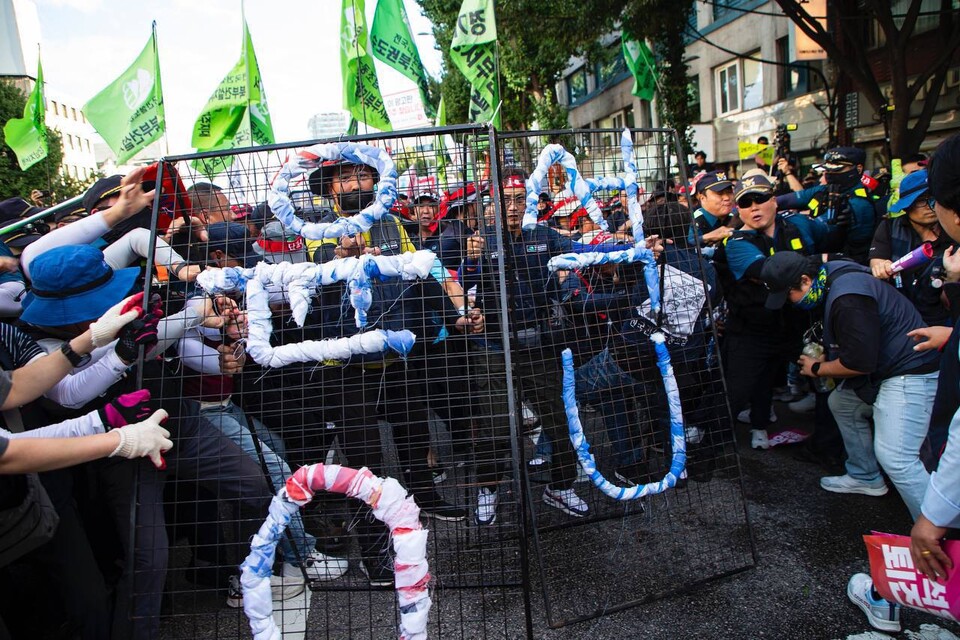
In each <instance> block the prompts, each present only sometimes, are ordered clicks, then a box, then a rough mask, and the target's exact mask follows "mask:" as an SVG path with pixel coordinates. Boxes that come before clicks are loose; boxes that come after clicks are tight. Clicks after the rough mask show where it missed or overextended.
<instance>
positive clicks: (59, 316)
mask: <svg viewBox="0 0 960 640" xmlns="http://www.w3.org/2000/svg"><path fill="white" fill-rule="evenodd" d="M139 275H140V268H139V267H130V268H127V269H119V270H116V271H115V270H114V269H113V268H111V267H110V265H108V264H107V261H106V260H104V258H103V252H102V251H100V250H99V249H95V248H94V247H91V246H89V245H72V246H66V247H55V248H53V249H50V250H49V251H46V252H44V253H41V254H40V255H39V256H37V257H36V258H34V260H33V262H31V263H30V277H31V279H32V281H33V285H32V288H31V290H30V293H28V294H27V295H26V296H25V297H24V299H23V313H22V314H21V315H20V319H21V320H23V321H24V322H29V323H30V324H34V325H37V326H42V327H59V326H61V325H65V324H74V323H77V322H85V321H87V320H96V319H97V318H99V317H100V316H102V315H103V314H104V312H105V311H106V310H107V309H109V308H110V307H112V306H113V305H115V304H117V303H118V302H120V301H121V300H123V299H124V298H125V297H126V296H127V295H128V294H129V293H130V290H131V289H132V288H133V285H134V283H135V282H136V280H137V277H138V276H139Z"/></svg>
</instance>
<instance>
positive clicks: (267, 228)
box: [253, 220, 307, 264]
mask: <svg viewBox="0 0 960 640" xmlns="http://www.w3.org/2000/svg"><path fill="white" fill-rule="evenodd" d="M253 250H254V251H255V252H256V253H258V254H259V255H261V256H263V259H264V260H265V261H266V262H268V263H270V264H277V263H278V262H293V263H297V262H307V252H306V248H305V245H304V243H303V238H302V237H300V236H298V235H297V234H296V233H294V232H293V231H292V230H290V229H287V228H286V227H284V226H283V224H282V223H281V222H280V221H278V220H274V221H272V222H268V223H267V224H265V225H264V226H263V229H262V230H261V231H260V237H259V238H257V241H256V242H255V243H254V245H253Z"/></svg>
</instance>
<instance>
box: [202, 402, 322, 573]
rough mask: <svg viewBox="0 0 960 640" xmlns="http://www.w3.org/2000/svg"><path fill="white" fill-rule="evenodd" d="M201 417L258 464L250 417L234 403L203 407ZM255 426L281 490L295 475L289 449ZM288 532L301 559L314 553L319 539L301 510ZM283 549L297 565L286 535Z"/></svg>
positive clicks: (270, 472)
mask: <svg viewBox="0 0 960 640" xmlns="http://www.w3.org/2000/svg"><path fill="white" fill-rule="evenodd" d="M200 418H201V419H202V420H207V421H208V422H210V423H211V424H212V425H213V426H215V427H216V428H217V429H219V430H220V432H221V433H223V435H224V436H226V437H227V438H228V439H229V440H231V441H233V442H234V443H235V444H236V445H237V446H239V447H240V448H241V449H243V452H244V453H246V454H247V455H248V456H250V457H251V458H253V459H254V460H256V461H257V462H258V463H259V461H260V459H259V458H258V457H257V448H256V445H254V442H253V434H251V433H250V429H249V427H247V415H246V414H245V413H244V412H243V409H241V408H240V407H238V406H237V405H235V404H233V402H232V401H228V402H227V404H226V405H225V406H214V407H205V408H201V409H200ZM253 424H254V427H255V428H256V430H257V435H258V436H259V438H260V451H261V452H263V459H264V462H266V465H267V472H268V473H269V475H270V480H271V482H273V487H274V489H275V490H277V491H279V490H280V488H281V487H283V486H284V485H285V484H286V482H287V478H289V477H290V476H291V475H292V474H291V473H290V466H289V465H287V462H286V460H284V456H286V447H285V446H284V444H283V440H281V439H280V438H279V437H277V436H276V435H275V434H274V433H273V432H271V431H270V430H269V429H267V428H266V427H265V426H264V425H263V423H261V422H260V421H258V420H256V419H253ZM288 531H289V532H290V535H291V536H292V537H293V542H294V544H296V546H297V550H298V552H299V554H300V556H299V557H301V558H306V557H308V556H309V555H310V554H311V553H313V551H314V549H315V548H316V543H317V539H316V538H314V537H313V536H311V535H310V534H308V533H307V532H306V530H304V528H303V518H302V517H301V516H300V512H299V511H298V512H297V513H295V514H294V515H293V517H292V518H290V526H289V527H288ZM280 550H281V552H282V553H283V557H284V558H285V559H286V561H287V562H290V563H292V564H298V563H297V555H296V554H294V553H293V549H292V548H291V546H290V540H289V538H288V537H287V536H284V537H282V538H281V539H280Z"/></svg>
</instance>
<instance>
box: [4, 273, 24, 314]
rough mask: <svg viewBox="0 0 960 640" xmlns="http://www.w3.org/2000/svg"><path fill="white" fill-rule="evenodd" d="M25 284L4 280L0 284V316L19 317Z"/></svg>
mask: <svg viewBox="0 0 960 640" xmlns="http://www.w3.org/2000/svg"><path fill="white" fill-rule="evenodd" d="M26 290H27V286H26V285H25V284H23V283H22V282H13V281H11V282H4V283H2V284H0V318H19V317H20V313H21V312H22V311H23V307H22V306H21V305H20V300H21V299H22V298H23V294H24V292H25V291H26Z"/></svg>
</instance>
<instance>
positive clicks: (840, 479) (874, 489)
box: [820, 474, 888, 498]
mask: <svg viewBox="0 0 960 640" xmlns="http://www.w3.org/2000/svg"><path fill="white" fill-rule="evenodd" d="M820 488H821V489H823V490H824V491H830V492H831V493H858V494H860V495H864V496H874V497H876V498H879V497H880V496H885V495H887V491H888V489H887V483H885V482H884V481H883V478H880V479H879V480H878V481H877V482H874V483H872V484H871V483H869V482H865V481H863V480H857V479H856V478H851V477H850V476H849V475H847V474H844V475H842V476H825V477H823V478H820Z"/></svg>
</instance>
